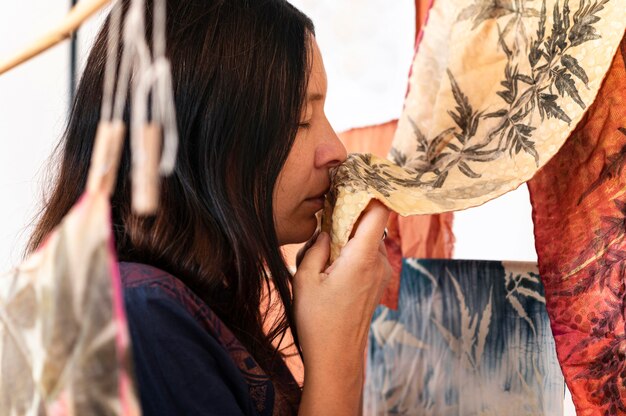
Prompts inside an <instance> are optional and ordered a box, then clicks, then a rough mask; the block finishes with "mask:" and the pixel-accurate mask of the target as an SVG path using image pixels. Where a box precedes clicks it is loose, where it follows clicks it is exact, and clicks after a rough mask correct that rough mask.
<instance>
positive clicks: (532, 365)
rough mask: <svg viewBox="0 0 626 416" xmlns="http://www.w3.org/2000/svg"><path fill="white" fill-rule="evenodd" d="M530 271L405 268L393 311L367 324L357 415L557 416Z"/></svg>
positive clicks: (427, 263) (554, 379) (557, 385)
mask: <svg viewBox="0 0 626 416" xmlns="http://www.w3.org/2000/svg"><path fill="white" fill-rule="evenodd" d="M544 302H545V301H544V297H543V289H542V286H541V282H540V280H539V276H538V274H537V268H536V265H534V264H529V263H517V262H509V263H507V262H494V261H472V260H416V259H405V260H404V263H403V269H402V279H401V283H400V299H399V307H398V310H397V311H393V310H390V309H388V308H386V307H384V306H380V307H379V308H378V310H377V311H376V312H375V314H374V318H373V320H372V325H371V331H370V339H369V349H368V355H367V374H366V385H365V394H364V410H365V412H364V413H365V414H366V415H389V414H410V415H437V416H452V415H477V414H481V415H498V416H507V415H511V416H519V415H534V416H537V415H546V416H555V415H559V414H563V397H564V384H563V377H562V375H561V371H560V369H559V365H558V361H557V358H556V353H555V350H554V339H553V337H552V333H551V331H550V326H549V320H548V316H547V313H546V308H545V303H544Z"/></svg>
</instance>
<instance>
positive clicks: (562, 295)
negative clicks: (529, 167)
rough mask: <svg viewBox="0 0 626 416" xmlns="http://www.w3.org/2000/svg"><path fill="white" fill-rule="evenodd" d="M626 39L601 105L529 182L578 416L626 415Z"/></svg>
mask: <svg viewBox="0 0 626 416" xmlns="http://www.w3.org/2000/svg"><path fill="white" fill-rule="evenodd" d="M625 158H626V38H624V39H622V42H621V46H620V49H619V51H618V53H617V54H616V56H615V58H614V60H613V63H612V66H611V69H610V71H609V73H608V75H607V77H606V79H605V80H604V83H603V85H602V88H601V90H600V92H599V95H598V97H597V99H596V101H595V102H594V104H593V105H592V106H591V107H590V108H589V111H588V112H587V114H586V115H585V117H584V118H583V119H582V121H581V122H580V124H579V125H578V127H577V128H576V130H575V131H574V132H573V134H572V136H571V137H570V138H569V140H568V141H567V142H566V144H565V145H564V146H563V148H562V149H561V150H560V151H559V153H558V154H557V155H556V156H555V157H554V158H553V159H552V160H551V161H550V162H549V163H548V164H547V165H546V166H545V167H544V168H543V169H542V170H541V171H540V172H539V173H538V174H537V175H536V176H535V177H534V178H533V180H532V181H530V182H529V189H530V192H531V198H532V204H533V221H534V224H535V239H536V247H537V253H538V256H539V271H540V275H541V276H542V279H543V283H544V287H545V292H546V301H547V308H548V313H549V315H550V320H551V325H552V331H553V333H554V337H555V341H556V348H557V353H558V357H559V361H560V363H561V367H562V370H563V374H564V375H565V380H566V382H567V384H568V386H569V389H570V390H571V392H572V397H573V399H574V404H575V406H576V410H577V413H578V415H618V414H619V415H623V414H626V332H625V328H624V326H625V324H626V287H625V283H624V277H625V273H626V170H625V169H624V161H625Z"/></svg>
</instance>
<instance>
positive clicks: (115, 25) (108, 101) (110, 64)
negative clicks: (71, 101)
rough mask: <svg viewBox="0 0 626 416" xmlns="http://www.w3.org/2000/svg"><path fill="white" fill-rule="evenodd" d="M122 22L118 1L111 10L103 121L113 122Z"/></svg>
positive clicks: (101, 114) (102, 112) (101, 116)
mask: <svg viewBox="0 0 626 416" xmlns="http://www.w3.org/2000/svg"><path fill="white" fill-rule="evenodd" d="M121 21H122V5H121V4H120V2H119V1H116V2H114V4H113V8H112V10H111V17H110V19H109V27H108V32H107V61H106V67H105V70H104V86H103V94H102V109H101V111H100V119H101V120H102V121H112V117H113V93H114V89H115V74H116V72H117V54H118V51H119V47H120V34H119V33H120V28H121ZM118 120H121V119H118Z"/></svg>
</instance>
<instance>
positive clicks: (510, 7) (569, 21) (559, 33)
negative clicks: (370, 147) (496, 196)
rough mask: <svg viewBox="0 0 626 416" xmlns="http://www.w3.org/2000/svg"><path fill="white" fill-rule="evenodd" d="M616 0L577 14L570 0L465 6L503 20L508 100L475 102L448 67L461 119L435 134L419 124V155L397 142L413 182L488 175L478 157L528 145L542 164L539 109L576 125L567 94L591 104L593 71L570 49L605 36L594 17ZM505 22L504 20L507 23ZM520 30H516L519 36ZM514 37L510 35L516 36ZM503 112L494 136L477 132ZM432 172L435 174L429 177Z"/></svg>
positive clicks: (586, 3)
mask: <svg viewBox="0 0 626 416" xmlns="http://www.w3.org/2000/svg"><path fill="white" fill-rule="evenodd" d="M607 2H608V0H594V1H591V0H580V2H579V5H578V8H577V9H576V10H575V12H574V13H573V14H572V10H571V8H570V5H569V0H565V1H564V2H563V4H562V5H561V4H560V3H559V2H558V1H557V2H556V4H555V5H554V7H553V10H551V11H549V10H547V8H546V2H545V0H543V2H542V4H541V10H537V9H535V8H531V7H528V6H527V5H526V4H525V3H527V1H525V0H476V1H475V2H474V3H473V4H471V5H470V6H468V7H466V8H465V9H463V10H461V12H460V13H459V15H458V17H457V20H458V21H464V20H471V21H472V22H473V27H472V28H473V29H476V28H477V27H478V26H479V25H480V24H482V23H484V22H486V21H488V20H495V21H496V22H497V25H498V31H499V41H498V47H499V48H500V49H501V50H502V52H503V53H504V55H505V56H506V59H507V62H506V65H505V67H504V73H503V78H502V81H501V82H500V85H501V86H502V89H501V90H500V91H498V92H497V94H498V96H499V97H500V98H501V99H502V101H503V104H504V105H503V106H502V108H500V109H497V110H495V111H494V110H491V109H490V110H489V111H488V112H487V111H486V110H480V109H475V108H474V107H473V106H472V103H471V97H468V96H467V95H466V94H465V93H464V92H463V87H462V85H460V84H459V83H458V82H457V80H456V79H455V76H454V74H453V73H452V72H451V71H449V70H448V71H447V75H448V79H449V81H450V87H451V90H452V95H453V97H454V100H455V104H456V105H455V107H454V108H453V109H450V110H448V115H449V116H450V118H451V119H452V121H453V122H454V124H455V128H453V130H452V131H450V130H446V131H443V132H441V133H439V134H438V135H437V136H436V137H434V138H433V139H429V138H428V137H426V136H425V135H424V134H423V132H421V131H419V129H418V128H417V125H416V123H415V121H414V120H412V119H410V118H409V122H410V123H411V125H412V126H413V130H414V134H415V139H416V142H417V143H418V146H417V156H415V157H414V158H407V157H406V155H403V154H402V153H401V152H400V151H399V150H397V149H392V150H391V153H390V155H391V157H392V159H393V160H394V161H395V162H396V163H397V164H399V165H400V166H407V167H410V168H412V169H415V170H416V171H417V173H416V176H415V178H414V180H413V181H410V182H411V183H410V185H409V184H408V182H407V181H404V183H403V185H404V186H425V185H428V186H433V187H435V188H438V187H441V186H443V184H444V182H445V180H446V179H447V177H448V175H449V173H450V171H451V170H452V169H453V168H458V170H459V171H460V172H461V173H462V174H464V175H465V176H467V177H469V178H480V177H481V175H480V173H478V172H477V171H476V169H475V168H474V167H473V165H474V164H476V163H484V162H489V161H493V160H495V159H497V158H499V157H501V156H502V155H504V154H507V155H508V157H516V156H517V155H519V154H520V153H522V154H527V155H529V156H531V157H532V158H533V159H534V160H535V163H536V165H537V166H539V154H538V152H537V150H536V148H535V141H534V139H533V132H534V130H535V129H536V127H533V126H532V124H533V123H532V119H533V116H534V115H535V114H536V113H538V114H539V117H540V119H541V121H543V120H544V119H546V118H548V119H550V118H554V119H558V120H560V121H562V122H564V123H567V124H568V125H569V124H571V122H572V118H571V117H570V115H568V114H567V112H566V111H565V110H564V108H563V106H562V102H563V99H571V100H572V101H574V102H575V103H576V104H577V105H578V106H580V107H581V108H582V109H585V108H586V105H585V103H584V102H583V100H582V99H581V97H580V93H579V85H584V87H587V84H588V82H589V77H588V75H587V73H586V72H585V70H584V68H583V67H582V66H581V65H580V63H579V62H578V60H577V59H576V58H575V57H573V56H572V55H571V54H570V53H567V52H568V51H569V50H570V49H571V48H574V47H576V46H579V45H582V44H583V43H585V42H588V41H591V40H594V39H598V38H599V37H600V35H599V34H598V32H597V30H596V29H595V28H594V26H593V25H594V24H596V23H598V22H599V21H600V17H598V16H597V14H598V13H599V12H600V11H601V10H603V8H604V5H605V4H606V3H607ZM550 12H551V14H552V27H551V28H548V27H547V15H548V13H550ZM528 18H533V20H534V19H537V28H536V31H535V35H534V37H530V36H529V35H528V33H529V32H530V30H529V28H527V27H526V25H527V24H528V21H529V19H528ZM501 22H505V23H503V24H504V26H503V28H502V27H501V26H500V23H501ZM511 34H513V35H514V36H511ZM510 38H513V39H512V40H510V41H508V39H510ZM522 59H527V62H528V63H529V65H528V66H529V71H528V72H521V71H520V65H519V62H520V60H522ZM485 119H496V120H498V123H497V124H496V126H495V128H493V129H491V130H490V131H489V133H488V134H487V135H486V137H479V136H477V135H476V133H477V131H478V128H479V125H480V123H481V121H482V120H485ZM425 174H429V175H428V179H427V180H425V179H424V177H425Z"/></svg>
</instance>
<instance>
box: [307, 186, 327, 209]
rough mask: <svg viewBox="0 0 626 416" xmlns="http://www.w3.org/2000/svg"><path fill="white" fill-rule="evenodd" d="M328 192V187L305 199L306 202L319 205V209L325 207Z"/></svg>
mask: <svg viewBox="0 0 626 416" xmlns="http://www.w3.org/2000/svg"><path fill="white" fill-rule="evenodd" d="M326 192H328V188H327V189H326V190H324V192H322V193H319V194H317V195H315V196H312V197H311V198H307V199H305V201H306V202H309V203H311V204H313V205H315V206H316V207H317V209H318V210H319V209H322V208H324V199H326Z"/></svg>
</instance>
